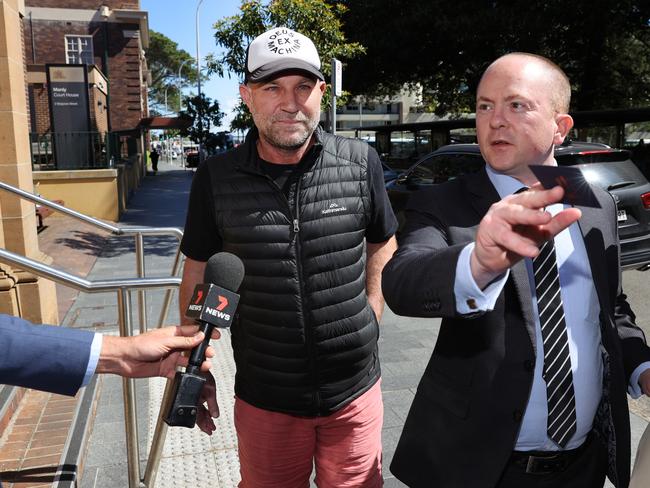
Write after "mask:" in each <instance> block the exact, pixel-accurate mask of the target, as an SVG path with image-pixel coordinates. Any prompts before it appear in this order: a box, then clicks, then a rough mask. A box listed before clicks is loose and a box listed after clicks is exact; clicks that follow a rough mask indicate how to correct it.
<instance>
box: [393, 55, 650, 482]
mask: <svg viewBox="0 0 650 488" xmlns="http://www.w3.org/2000/svg"><path fill="white" fill-rule="evenodd" d="M570 93H571V90H570V85H569V82H568V79H567V78H566V75H565V74H564V73H563V72H562V70H561V69H560V68H559V67H557V66H556V65H555V64H554V63H552V62H551V61H549V60H547V59H545V58H542V57H539V56H535V55H530V54H525V53H513V54H509V55H506V56H504V57H501V58H499V59H498V60H497V61H495V62H494V63H492V64H491V65H490V66H489V67H488V69H487V70H486V72H485V73H484V75H483V78H482V79H481V82H480V84H479V87H478V93H477V106H476V128H477V136H478V140H479V145H480V148H481V153H482V155H483V157H484V158H485V160H486V161H487V163H488V164H487V166H486V168H485V170H482V171H480V172H479V173H477V174H474V175H468V176H466V177H461V178H458V179H456V180H454V181H452V182H449V183H447V184H443V185H438V186H436V187H433V188H431V189H430V190H427V191H421V192H419V193H417V194H415V195H414V198H413V199H412V201H411V202H410V203H409V205H408V207H407V215H406V219H407V220H406V225H405V229H404V231H403V233H402V235H401V237H400V248H399V250H398V251H397V252H396V253H395V255H394V256H393V259H392V260H391V261H390V262H389V263H388V265H387V266H386V268H385V269H384V272H383V291H384V296H385V297H386V302H387V303H388V304H389V305H390V307H391V308H392V309H393V310H394V311H395V312H396V313H398V314H400V315H407V316H415V317H442V318H443V320H442V325H441V329H440V333H439V336H438V340H437V343H436V346H435V349H434V352H433V354H432V357H431V360H430V362H429V364H428V366H427V368H426V370H425V373H424V375H423V377H422V380H421V382H420V384H419V386H418V391H417V394H416V396H415V399H414V401H413V405H412V406H411V410H410V412H409V415H408V418H407V420H406V423H405V426H404V431H403V433H402V436H401V439H400V441H399V444H398V447H397V450H396V453H395V456H394V458H393V462H392V464H391V471H392V472H393V473H394V474H395V475H396V476H397V478H399V479H400V480H402V481H404V482H405V483H406V484H407V485H409V486H412V487H423V488H424V487H427V488H429V487H436V488H447V487H449V488H452V487H453V488H472V487H481V488H486V487H499V488H522V487H524V488H528V487H553V488H558V487H560V488H561V487H567V488H569V487H570V488H580V487H584V488H593V487H602V486H603V483H604V480H605V475H606V474H607V475H608V476H609V478H610V479H611V480H612V482H613V483H614V484H615V485H616V486H617V487H627V485H628V483H629V469H630V426H629V413H628V409H627V399H626V390H627V391H629V392H630V394H632V395H634V396H639V395H640V394H641V392H642V391H643V392H644V393H646V394H648V392H650V370H649V369H648V368H649V367H650V363H649V362H648V361H650V349H648V347H647V346H646V343H645V338H644V335H643V333H642V332H641V330H640V329H639V328H638V327H637V326H636V325H635V323H634V320H635V317H634V314H633V312H632V310H631V309H630V306H629V305H628V303H627V302H626V297H625V295H623V294H622V292H621V277H620V269H619V249H618V238H617V228H616V205H615V203H614V201H613V199H612V198H611V196H610V195H609V194H608V193H606V192H604V191H599V190H598V189H596V188H593V191H594V192H595V194H596V198H597V200H598V203H599V205H600V208H587V207H581V208H577V207H576V208H573V207H571V206H569V205H565V204H562V203H559V202H561V200H562V198H563V195H564V191H563V189H562V188H561V187H555V188H553V189H550V190H543V189H542V188H541V186H540V185H539V183H538V182H537V180H536V178H535V176H534V175H533V173H532V172H531V170H530V168H529V165H556V162H555V160H554V157H553V154H554V147H555V146H556V145H559V144H561V143H562V141H563V140H564V138H565V137H566V135H567V133H568V132H569V130H570V129H571V127H572V125H573V121H572V119H571V117H570V116H569V115H568V114H567V112H568V109H569V100H570ZM521 189H528V191H520V190H521Z"/></svg>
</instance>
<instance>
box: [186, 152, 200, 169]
mask: <svg viewBox="0 0 650 488" xmlns="http://www.w3.org/2000/svg"><path fill="white" fill-rule="evenodd" d="M198 166H199V151H198V150H190V151H186V152H185V167H186V168H198Z"/></svg>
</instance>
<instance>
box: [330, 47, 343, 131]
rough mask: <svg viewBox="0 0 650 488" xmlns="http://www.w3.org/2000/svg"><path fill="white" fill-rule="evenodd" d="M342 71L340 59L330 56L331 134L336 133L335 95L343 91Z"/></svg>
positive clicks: (337, 95) (338, 95)
mask: <svg viewBox="0 0 650 488" xmlns="http://www.w3.org/2000/svg"><path fill="white" fill-rule="evenodd" d="M342 73H343V67H342V65H341V61H339V60H338V59H336V58H332V78H331V80H332V107H331V111H332V134H336V97H340V96H341V95H342V93H343V88H342V78H343V76H342Z"/></svg>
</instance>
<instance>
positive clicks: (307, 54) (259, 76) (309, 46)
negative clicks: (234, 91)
mask: <svg viewBox="0 0 650 488" xmlns="http://www.w3.org/2000/svg"><path fill="white" fill-rule="evenodd" d="M291 70H299V71H306V72H307V73H309V74H311V75H313V76H315V77H316V78H318V79H320V80H323V81H325V77H324V76H323V74H322V73H321V72H320V58H319V57H318V51H317V50H316V46H314V43H313V42H312V41H311V39H309V38H308V37H306V36H304V35H302V34H301V33H300V32H296V31H293V30H291V29H288V28H287V27H275V28H273V29H271V30H268V31H266V32H265V33H264V34H261V35H259V36H257V37H256V38H255V39H253V42H251V43H250V45H249V46H248V50H247V51H246V80H245V81H246V82H249V81H252V82H258V81H264V80H267V79H269V78H271V77H272V76H273V75H275V74H278V73H280V72H282V71H291Z"/></svg>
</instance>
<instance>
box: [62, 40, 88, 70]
mask: <svg viewBox="0 0 650 488" xmlns="http://www.w3.org/2000/svg"><path fill="white" fill-rule="evenodd" d="M65 58H66V62H67V63H68V64H84V63H85V64H95V59H94V56H93V38H92V36H65Z"/></svg>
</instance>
